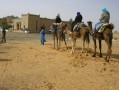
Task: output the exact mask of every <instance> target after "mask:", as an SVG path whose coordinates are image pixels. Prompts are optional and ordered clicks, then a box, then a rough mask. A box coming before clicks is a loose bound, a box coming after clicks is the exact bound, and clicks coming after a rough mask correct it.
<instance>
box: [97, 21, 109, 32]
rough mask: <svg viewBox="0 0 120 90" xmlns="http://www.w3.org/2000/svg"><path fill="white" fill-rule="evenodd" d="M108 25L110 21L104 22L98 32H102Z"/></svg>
mask: <svg viewBox="0 0 120 90" xmlns="http://www.w3.org/2000/svg"><path fill="white" fill-rule="evenodd" d="M108 25H109V23H107V24H106V23H105V24H102V26H101V27H100V29H99V30H98V33H102V32H103V31H104V30H105V28H106V27H107V26H108Z"/></svg>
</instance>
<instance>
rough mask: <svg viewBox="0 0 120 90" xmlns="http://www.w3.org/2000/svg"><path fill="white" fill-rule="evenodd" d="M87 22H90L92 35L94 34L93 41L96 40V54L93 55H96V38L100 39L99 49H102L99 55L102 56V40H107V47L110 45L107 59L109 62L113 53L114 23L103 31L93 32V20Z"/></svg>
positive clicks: (95, 46)
mask: <svg viewBox="0 0 120 90" xmlns="http://www.w3.org/2000/svg"><path fill="white" fill-rule="evenodd" d="M87 23H88V28H89V30H90V32H91V35H92V36H93V41H94V54H93V55H92V56H93V57H96V48H97V45H96V39H98V41H99V50H100V54H99V57H102V52H101V48H102V45H101V43H102V40H105V42H106V44H107V47H108V50H107V54H106V57H105V60H106V61H107V62H109V59H110V56H111V53H112V49H111V48H112V37H113V34H112V29H113V28H114V26H113V25H112V24H109V25H108V26H106V27H105V29H104V31H103V32H102V33H99V32H95V33H93V30H92V22H91V21H88V22H87Z"/></svg>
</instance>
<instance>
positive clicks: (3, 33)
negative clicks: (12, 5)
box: [2, 27, 6, 43]
mask: <svg viewBox="0 0 120 90" xmlns="http://www.w3.org/2000/svg"><path fill="white" fill-rule="evenodd" d="M2 43H6V30H5V28H4V27H3V28H2Z"/></svg>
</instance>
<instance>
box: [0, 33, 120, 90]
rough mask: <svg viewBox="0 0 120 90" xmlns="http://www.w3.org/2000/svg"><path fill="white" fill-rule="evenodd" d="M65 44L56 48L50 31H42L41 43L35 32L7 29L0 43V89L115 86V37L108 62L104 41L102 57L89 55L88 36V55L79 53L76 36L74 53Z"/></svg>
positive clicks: (107, 89) (104, 89) (106, 89)
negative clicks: (4, 40) (47, 32)
mask: <svg viewBox="0 0 120 90" xmlns="http://www.w3.org/2000/svg"><path fill="white" fill-rule="evenodd" d="M114 36H115V37H116V38H118V36H119V35H118V34H116V35H114ZM0 37H1V34H0ZM67 44H68V47H69V49H68V50H66V48H65V45H64V44H62V48H61V49H60V50H57V49H53V40H52V37H51V35H46V42H45V45H41V44H40V41H39V34H24V33H23V32H7V43H5V44H0V90H118V88H119V41H118V39H117V40H113V46H112V51H113V52H112V56H111V59H110V62H109V63H108V62H105V60H104V57H105V54H106V50H107V47H106V44H105V42H104V41H103V43H102V44H103V47H102V52H103V58H99V57H98V56H97V57H96V58H93V57H91V55H92V53H93V41H92V40H91V43H90V48H89V55H88V56H85V55H84V53H83V55H82V56H79V52H80V50H81V48H80V47H81V46H82V45H81V41H80V40H77V47H76V53H75V54H70V49H71V41H70V40H67ZM97 51H98V49H97Z"/></svg>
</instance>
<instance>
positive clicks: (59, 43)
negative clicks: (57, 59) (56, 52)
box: [58, 39, 61, 49]
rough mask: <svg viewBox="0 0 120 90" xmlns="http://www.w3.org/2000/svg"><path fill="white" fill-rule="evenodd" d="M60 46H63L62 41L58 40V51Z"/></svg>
mask: <svg viewBox="0 0 120 90" xmlns="http://www.w3.org/2000/svg"><path fill="white" fill-rule="evenodd" d="M60 46H61V41H60V39H58V49H60Z"/></svg>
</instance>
